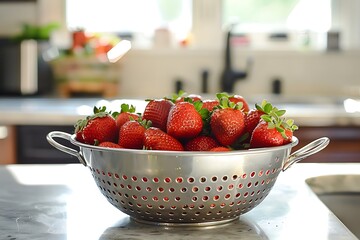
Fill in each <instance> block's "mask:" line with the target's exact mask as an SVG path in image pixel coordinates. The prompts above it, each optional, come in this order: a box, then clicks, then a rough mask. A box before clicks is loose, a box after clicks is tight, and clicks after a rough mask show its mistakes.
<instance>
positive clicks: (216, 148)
mask: <svg viewBox="0 0 360 240" xmlns="http://www.w3.org/2000/svg"><path fill="white" fill-rule="evenodd" d="M229 151H231V149H230V148H227V147H224V146H220V147H214V148H212V149H210V152H229Z"/></svg>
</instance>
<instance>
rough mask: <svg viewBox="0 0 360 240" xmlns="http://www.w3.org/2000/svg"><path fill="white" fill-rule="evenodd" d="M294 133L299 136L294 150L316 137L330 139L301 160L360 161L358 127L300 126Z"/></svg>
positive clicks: (359, 129)
mask: <svg viewBox="0 0 360 240" xmlns="http://www.w3.org/2000/svg"><path fill="white" fill-rule="evenodd" d="M294 135H295V136H296V137H298V138H299V144H298V146H296V147H295V148H294V151H295V150H296V149H299V148H300V147H302V146H304V145H306V144H308V143H309V142H311V141H313V140H315V139H317V138H320V137H328V138H329V139H330V143H329V145H328V146H327V147H326V148H325V149H323V150H322V151H321V152H319V153H316V154H314V155H312V156H310V157H308V158H306V159H304V160H303V161H302V162H360V127H357V126H354V127H338V126H337V127H300V129H299V130H298V131H296V132H295V133H294Z"/></svg>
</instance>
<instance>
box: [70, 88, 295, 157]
mask: <svg viewBox="0 0 360 240" xmlns="http://www.w3.org/2000/svg"><path fill="white" fill-rule="evenodd" d="M185 95H186V94H185V93H183V92H179V94H176V95H174V96H173V97H172V98H162V99H152V100H147V101H148V103H147V105H146V107H145V109H144V112H143V113H135V112H136V109H135V107H134V106H132V105H131V106H129V105H128V104H122V105H121V109H120V112H108V111H106V108H105V107H101V108H97V107H94V114H93V115H91V116H87V117H86V118H85V119H81V120H79V121H78V122H77V123H76V125H75V134H76V140H77V141H79V142H82V143H86V144H90V145H97V146H102V147H110V148H128V149H145V150H168V151H230V150H239V149H248V148H259V147H272V146H279V145H284V144H287V143H290V142H291V140H292V136H293V131H294V130H296V129H297V126H296V125H294V122H293V120H291V119H285V118H284V117H283V116H284V114H285V110H279V109H277V108H276V107H274V106H273V105H272V104H271V103H269V102H267V101H266V100H263V101H262V103H261V104H255V107H254V108H252V109H250V108H249V104H248V103H247V101H246V100H245V99H244V97H242V96H240V95H231V96H230V95H228V94H226V93H218V94H216V99H212V100H202V98H201V96H199V95H195V94H191V95H188V96H185Z"/></svg>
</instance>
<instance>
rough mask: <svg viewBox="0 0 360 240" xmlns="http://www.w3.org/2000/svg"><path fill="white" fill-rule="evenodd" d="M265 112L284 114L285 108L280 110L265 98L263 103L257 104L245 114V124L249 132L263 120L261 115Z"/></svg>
mask: <svg viewBox="0 0 360 240" xmlns="http://www.w3.org/2000/svg"><path fill="white" fill-rule="evenodd" d="M263 114H268V115H271V114H276V115H278V116H279V115H282V114H283V110H280V111H279V110H278V109H277V108H275V107H273V106H272V104H271V103H269V102H267V101H266V100H263V101H262V102H261V105H259V104H255V108H254V109H251V110H250V111H249V112H248V113H247V114H246V116H245V126H246V130H247V132H248V133H249V134H250V135H251V133H252V132H253V130H254V128H255V127H256V126H257V125H258V123H259V122H260V120H261V116H262V115H263Z"/></svg>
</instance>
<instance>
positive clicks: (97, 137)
mask: <svg viewBox="0 0 360 240" xmlns="http://www.w3.org/2000/svg"><path fill="white" fill-rule="evenodd" d="M75 129H76V130H75V131H77V134H78V132H80V131H81V132H82V138H83V139H84V143H87V144H91V145H97V144H99V143H101V142H116V141H117V137H118V128H117V127H116V122H115V119H114V118H113V117H112V116H111V115H110V113H109V112H106V108H105V107H102V108H100V109H99V108H96V107H95V108H94V114H93V115H91V116H88V117H87V118H85V119H83V120H80V121H78V122H77V125H76V127H75Z"/></svg>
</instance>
